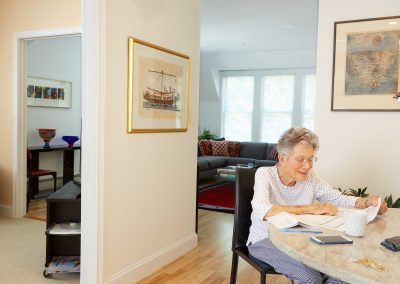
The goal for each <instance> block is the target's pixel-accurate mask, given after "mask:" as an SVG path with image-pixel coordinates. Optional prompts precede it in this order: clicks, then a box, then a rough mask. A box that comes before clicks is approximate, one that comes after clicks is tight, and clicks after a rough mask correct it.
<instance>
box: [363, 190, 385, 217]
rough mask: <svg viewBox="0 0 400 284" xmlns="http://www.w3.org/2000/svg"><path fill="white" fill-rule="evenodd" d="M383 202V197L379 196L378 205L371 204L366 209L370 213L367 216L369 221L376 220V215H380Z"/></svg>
mask: <svg viewBox="0 0 400 284" xmlns="http://www.w3.org/2000/svg"><path fill="white" fill-rule="evenodd" d="M381 203H382V199H381V197H380V196H379V198H378V205H377V206H370V207H368V208H366V209H364V210H365V211H367V213H368V216H367V222H368V223H369V222H371V221H372V220H374V219H375V217H376V215H378V211H379V208H380V207H381Z"/></svg>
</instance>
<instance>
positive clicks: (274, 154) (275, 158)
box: [268, 146, 278, 161]
mask: <svg viewBox="0 0 400 284" xmlns="http://www.w3.org/2000/svg"><path fill="white" fill-rule="evenodd" d="M268 160H273V161H278V151H277V150H276V146H274V148H273V149H272V151H271V153H269V156H268Z"/></svg>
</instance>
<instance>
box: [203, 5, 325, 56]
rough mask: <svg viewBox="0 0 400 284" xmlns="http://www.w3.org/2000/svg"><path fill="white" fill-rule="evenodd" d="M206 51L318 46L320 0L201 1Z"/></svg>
mask: <svg viewBox="0 0 400 284" xmlns="http://www.w3.org/2000/svg"><path fill="white" fill-rule="evenodd" d="M201 6H202V7H201V33H200V34H201V38H200V46H201V52H202V53H223V52H256V51H269V50H288V49H315V48H316V46H317V23H318V0H201Z"/></svg>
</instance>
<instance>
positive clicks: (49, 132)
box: [38, 128, 56, 148]
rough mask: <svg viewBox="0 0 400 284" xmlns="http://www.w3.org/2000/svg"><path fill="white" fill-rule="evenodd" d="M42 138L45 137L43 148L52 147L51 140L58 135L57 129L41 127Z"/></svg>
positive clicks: (40, 134)
mask: <svg viewBox="0 0 400 284" xmlns="http://www.w3.org/2000/svg"><path fill="white" fill-rule="evenodd" d="M38 132H39V136H40V138H42V139H43V141H44V145H43V148H50V144H49V142H50V140H51V139H53V138H54V136H56V129H54V128H39V129H38Z"/></svg>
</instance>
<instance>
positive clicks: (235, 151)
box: [228, 141, 240, 157]
mask: <svg viewBox="0 0 400 284" xmlns="http://www.w3.org/2000/svg"><path fill="white" fill-rule="evenodd" d="M239 149H240V142H236V141H228V153H229V157H239Z"/></svg>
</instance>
